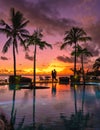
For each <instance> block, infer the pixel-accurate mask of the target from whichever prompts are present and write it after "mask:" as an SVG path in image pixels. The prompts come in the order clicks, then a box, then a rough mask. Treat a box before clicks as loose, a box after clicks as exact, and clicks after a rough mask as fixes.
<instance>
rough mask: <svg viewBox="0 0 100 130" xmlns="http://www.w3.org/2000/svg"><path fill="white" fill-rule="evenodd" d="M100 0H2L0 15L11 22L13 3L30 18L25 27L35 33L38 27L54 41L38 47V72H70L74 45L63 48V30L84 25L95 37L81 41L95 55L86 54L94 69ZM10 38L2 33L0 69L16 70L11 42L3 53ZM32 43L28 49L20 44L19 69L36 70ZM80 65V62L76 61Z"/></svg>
mask: <svg viewBox="0 0 100 130" xmlns="http://www.w3.org/2000/svg"><path fill="white" fill-rule="evenodd" d="M99 6H100V0H0V19H4V20H5V21H6V22H8V23H10V21H9V19H10V17H9V15H10V8H12V7H14V8H15V9H16V10H19V11H20V12H22V13H23V15H24V17H25V18H26V19H27V20H29V21H30V22H29V24H28V25H27V27H26V29H27V30H28V31H29V32H30V34H32V33H33V32H34V30H35V29H36V28H42V29H43V34H44V37H43V40H45V41H47V42H48V43H50V44H52V47H53V49H50V48H47V49H44V50H40V49H38V50H37V73H38V74H50V73H51V70H52V69H56V70H57V72H58V74H64V75H67V74H71V72H72V71H71V70H70V68H73V57H71V56H70V53H71V51H72V47H70V46H67V47H66V48H65V49H64V50H60V46H61V44H62V43H63V38H64V33H65V31H66V30H69V29H70V28H71V27H72V26H78V27H82V28H83V29H84V30H85V31H86V32H87V34H88V36H91V37H92V42H88V43H84V45H83V43H80V45H83V46H84V47H87V48H88V50H89V51H91V52H92V54H93V57H92V58H85V67H86V70H87V69H89V70H91V68H92V65H93V63H94V61H95V59H96V58H97V57H100V11H99V10H100V9H99ZM6 40H7V38H6V37H5V36H4V35H3V34H1V33H0V46H1V47H0V73H11V72H12V71H13V56H12V46H11V47H10V48H9V50H8V52H7V53H6V54H3V53H2V48H3V45H4V44H5V42H6ZM33 48H34V47H33V46H31V47H30V52H28V53H25V52H24V50H23V48H22V47H20V46H19V53H18V54H17V55H16V60H17V70H18V73H25V74H26V73H28V74H31V73H32V72H33V70H32V67H33V61H32V60H31V59H32V56H33ZM77 65H78V66H79V65H80V64H79V62H78V64H77Z"/></svg>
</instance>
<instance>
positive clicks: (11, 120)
mask: <svg viewBox="0 0 100 130" xmlns="http://www.w3.org/2000/svg"><path fill="white" fill-rule="evenodd" d="M14 42H15V39H14V41H13V61H14V84H15V85H14V92H13V101H12V111H11V119H10V123H11V125H13V116H14V110H15V96H16V55H15V47H14Z"/></svg>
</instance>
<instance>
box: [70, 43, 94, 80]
mask: <svg viewBox="0 0 100 130" xmlns="http://www.w3.org/2000/svg"><path fill="white" fill-rule="evenodd" d="M71 55H75V51H73V52H72V53H71ZM76 56H77V57H79V56H80V57H81V72H82V75H83V81H84V82H85V75H84V56H87V57H90V56H92V53H91V52H90V51H88V50H87V48H82V47H81V46H80V45H77V47H76Z"/></svg>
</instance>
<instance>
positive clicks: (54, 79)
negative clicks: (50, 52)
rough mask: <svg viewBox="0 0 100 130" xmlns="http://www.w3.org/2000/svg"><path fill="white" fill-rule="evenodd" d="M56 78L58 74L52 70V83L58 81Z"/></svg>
mask: <svg viewBox="0 0 100 130" xmlns="http://www.w3.org/2000/svg"><path fill="white" fill-rule="evenodd" d="M56 76H57V72H56V70H55V69H54V70H52V82H54V81H57V78H56Z"/></svg>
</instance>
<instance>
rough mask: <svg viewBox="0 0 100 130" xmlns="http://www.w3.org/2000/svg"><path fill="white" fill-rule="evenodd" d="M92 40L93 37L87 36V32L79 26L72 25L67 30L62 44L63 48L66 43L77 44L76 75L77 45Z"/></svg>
mask: <svg viewBox="0 0 100 130" xmlns="http://www.w3.org/2000/svg"><path fill="white" fill-rule="evenodd" d="M88 40H91V37H89V36H87V34H86V32H85V31H84V30H83V29H82V28H79V27H72V28H71V30H69V31H66V32H65V38H64V43H63V44H62V46H61V49H63V48H64V47H65V46H66V45H70V46H72V45H73V44H74V46H75V58H74V76H75V74H76V47H77V43H78V42H83V41H84V42H86V41H88Z"/></svg>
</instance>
